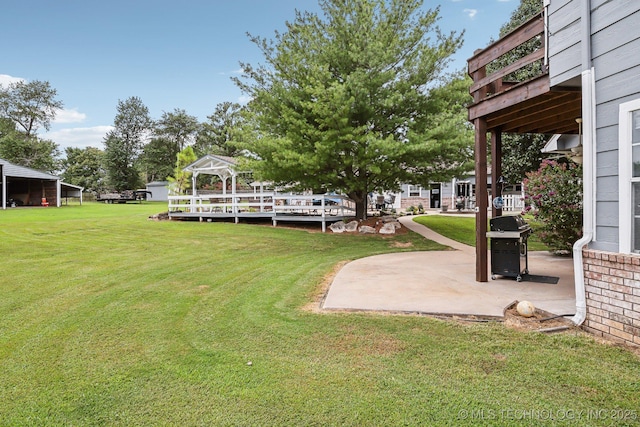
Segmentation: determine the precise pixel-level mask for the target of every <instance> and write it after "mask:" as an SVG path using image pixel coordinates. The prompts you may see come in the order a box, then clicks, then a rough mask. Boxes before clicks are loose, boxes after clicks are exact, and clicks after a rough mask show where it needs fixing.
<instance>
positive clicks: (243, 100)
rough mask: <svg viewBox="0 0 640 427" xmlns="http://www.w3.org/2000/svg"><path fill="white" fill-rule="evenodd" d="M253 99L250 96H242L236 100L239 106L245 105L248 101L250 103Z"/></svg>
mask: <svg viewBox="0 0 640 427" xmlns="http://www.w3.org/2000/svg"><path fill="white" fill-rule="evenodd" d="M252 99H253V97H251V96H247V95H242V96H240V97H239V98H238V103H240V104H247V103H248V102H249V101H251V100H252Z"/></svg>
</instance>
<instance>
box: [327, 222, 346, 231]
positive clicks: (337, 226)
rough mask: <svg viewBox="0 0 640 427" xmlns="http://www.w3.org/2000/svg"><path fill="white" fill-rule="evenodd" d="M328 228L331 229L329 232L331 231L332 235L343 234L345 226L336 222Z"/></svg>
mask: <svg viewBox="0 0 640 427" xmlns="http://www.w3.org/2000/svg"><path fill="white" fill-rule="evenodd" d="M329 228H330V229H331V231H333V232H334V233H344V231H345V224H344V221H338V222H334V223H333V224H331V225H330V226H329Z"/></svg>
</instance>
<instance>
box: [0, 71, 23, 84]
mask: <svg viewBox="0 0 640 427" xmlns="http://www.w3.org/2000/svg"><path fill="white" fill-rule="evenodd" d="M24 81H25V79H23V78H22V77H13V76H10V75H8V74H0V86H8V85H9V83H15V82H24Z"/></svg>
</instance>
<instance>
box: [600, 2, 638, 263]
mask: <svg viewBox="0 0 640 427" xmlns="http://www.w3.org/2000/svg"><path fill="white" fill-rule="evenodd" d="M639 26H640V2H637V1H634V0H620V1H615V2H611V1H607V0H593V1H592V3H591V46H592V49H591V50H592V61H593V64H592V65H593V67H594V69H595V79H596V94H595V96H596V235H595V240H594V242H593V243H592V244H591V245H590V247H591V248H592V249H596V250H606V251H614V252H618V251H619V242H618V240H619V238H618V233H619V232H618V214H619V212H618V199H619V197H620V196H619V190H618V170H619V166H620V165H619V164H618V147H619V132H618V117H619V107H620V104H621V103H623V102H627V101H630V100H633V99H637V98H639V97H640V79H638V75H640V59H639V58H640V32H638V27H639Z"/></svg>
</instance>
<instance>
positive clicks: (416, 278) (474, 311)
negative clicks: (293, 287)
mask: <svg viewBox="0 0 640 427" xmlns="http://www.w3.org/2000/svg"><path fill="white" fill-rule="evenodd" d="M400 221H401V223H402V224H403V226H405V227H407V228H409V229H411V230H413V231H415V232H417V233H420V234H421V235H423V236H424V237H426V238H428V239H430V240H434V241H436V242H439V243H442V244H444V245H447V246H449V247H451V248H452V249H453V250H448V251H432V252H405V253H393V254H385V255H377V256H372V257H368V258H363V259H359V260H356V261H353V262H350V263H349V264H347V265H345V266H344V267H343V268H342V269H341V270H340V271H339V272H338V274H337V275H336V277H335V278H334V280H333V282H332V284H331V286H330V288H329V291H328V293H327V295H326V298H325V300H324V302H323V304H322V308H324V309H327V310H370V311H398V312H416V313H423V314H444V315H462V316H469V315H472V316H482V317H502V316H503V314H504V310H505V308H506V307H507V306H509V305H510V304H511V303H512V302H513V301H516V300H518V301H523V300H528V301H531V302H532V303H533V304H534V305H535V306H536V307H537V308H540V309H542V310H545V311H547V312H550V313H553V314H558V315H572V314H574V313H575V290H574V280H573V262H572V259H571V258H564V257H557V256H553V255H551V254H549V253H548V252H529V272H530V274H532V275H539V276H555V277H558V278H559V281H558V283H557V284H545V283H537V282H527V281H522V282H516V281H515V279H513V278H501V277H500V278H498V279H496V280H489V282H485V283H480V282H476V281H475V248H473V247H471V246H467V245H464V244H461V243H458V242H455V241H452V240H450V239H448V238H446V237H444V236H441V235H439V234H436V233H434V232H433V231H431V230H430V229H428V228H426V227H424V226H422V225H420V224H417V223H415V222H414V221H413V217H403V218H401V219H400Z"/></svg>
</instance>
